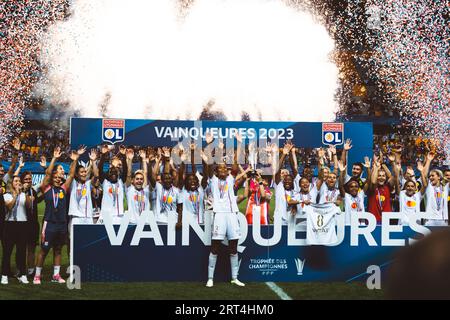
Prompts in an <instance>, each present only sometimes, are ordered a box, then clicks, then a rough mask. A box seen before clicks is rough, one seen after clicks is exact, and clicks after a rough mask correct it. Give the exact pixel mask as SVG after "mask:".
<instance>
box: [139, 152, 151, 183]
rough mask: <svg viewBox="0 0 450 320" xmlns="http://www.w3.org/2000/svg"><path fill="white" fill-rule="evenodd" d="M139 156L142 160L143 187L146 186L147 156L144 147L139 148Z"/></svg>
mask: <svg viewBox="0 0 450 320" xmlns="http://www.w3.org/2000/svg"><path fill="white" fill-rule="evenodd" d="M139 157H140V158H141V161H142V170H143V171H144V188H145V187H146V186H148V162H149V160H148V158H147V152H146V151H145V149H141V150H139Z"/></svg>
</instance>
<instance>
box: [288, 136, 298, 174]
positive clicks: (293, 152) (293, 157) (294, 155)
mask: <svg viewBox="0 0 450 320" xmlns="http://www.w3.org/2000/svg"><path fill="white" fill-rule="evenodd" d="M288 143H289V144H291V142H290V141H288ZM296 151H297V148H296V147H294V146H292V148H291V152H290V155H289V164H290V165H291V169H292V174H293V175H294V177H296V176H297V175H298V162H297V153H296Z"/></svg>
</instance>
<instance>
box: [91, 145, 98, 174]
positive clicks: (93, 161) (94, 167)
mask: <svg viewBox="0 0 450 320" xmlns="http://www.w3.org/2000/svg"><path fill="white" fill-rule="evenodd" d="M89 162H90V167H91V168H92V173H93V174H94V177H98V176H99V174H100V173H99V170H98V167H97V149H91V152H89Z"/></svg>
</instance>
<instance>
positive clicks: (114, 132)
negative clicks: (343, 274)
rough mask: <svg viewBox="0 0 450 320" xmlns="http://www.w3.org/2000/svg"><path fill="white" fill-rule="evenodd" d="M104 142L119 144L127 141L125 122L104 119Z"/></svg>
mask: <svg viewBox="0 0 450 320" xmlns="http://www.w3.org/2000/svg"><path fill="white" fill-rule="evenodd" d="M102 140H103V141H105V142H109V143H112V144H114V143H117V142H122V141H124V140H125V120H118V119H103V120H102Z"/></svg>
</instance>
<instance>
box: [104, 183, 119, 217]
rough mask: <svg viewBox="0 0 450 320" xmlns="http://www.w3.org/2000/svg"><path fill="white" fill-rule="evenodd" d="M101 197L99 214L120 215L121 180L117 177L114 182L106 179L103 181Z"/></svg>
mask: <svg viewBox="0 0 450 320" xmlns="http://www.w3.org/2000/svg"><path fill="white" fill-rule="evenodd" d="M102 187H103V198H102V210H101V214H102V215H103V214H105V213H107V214H109V215H110V216H111V217H122V216H123V212H124V208H123V197H124V191H123V182H122V179H119V180H118V181H117V182H116V183H111V182H110V181H108V180H107V179H105V180H104V181H103V186H102Z"/></svg>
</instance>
